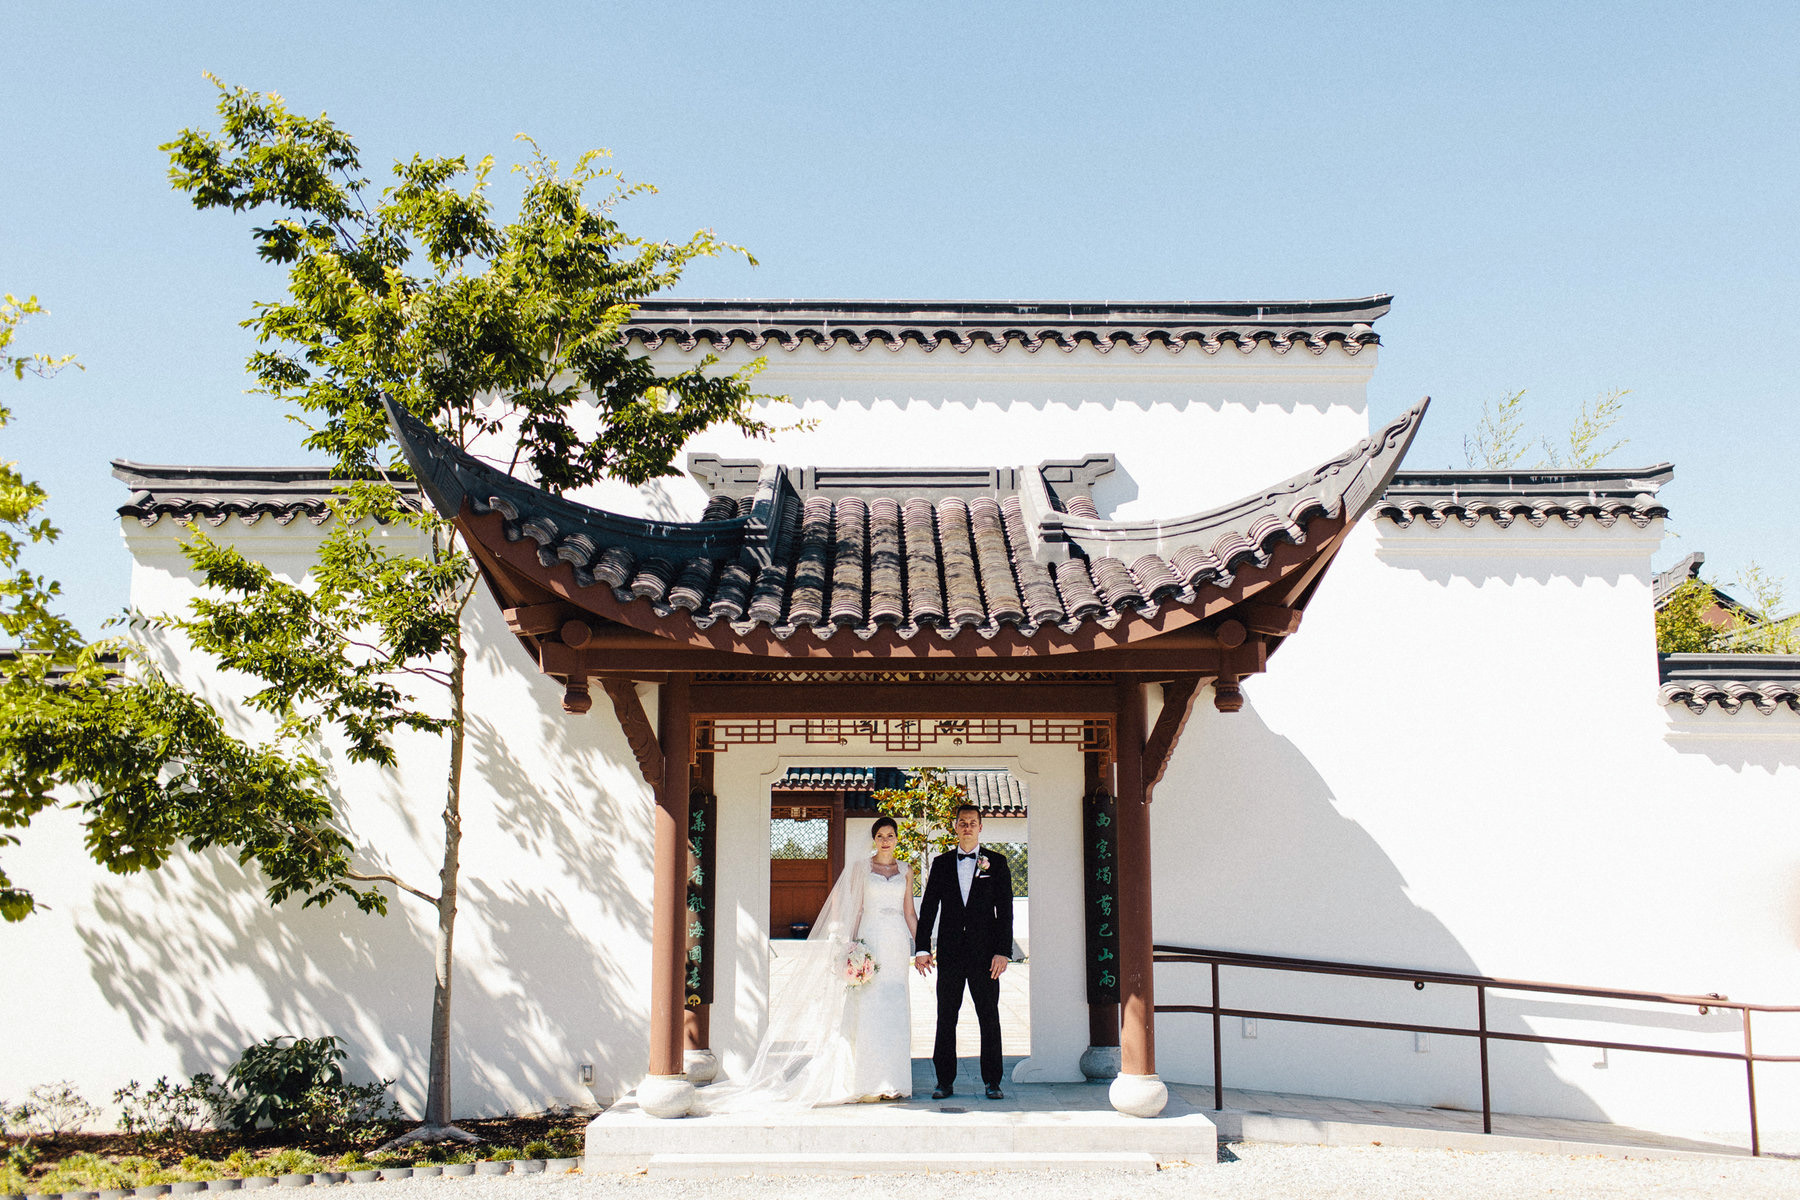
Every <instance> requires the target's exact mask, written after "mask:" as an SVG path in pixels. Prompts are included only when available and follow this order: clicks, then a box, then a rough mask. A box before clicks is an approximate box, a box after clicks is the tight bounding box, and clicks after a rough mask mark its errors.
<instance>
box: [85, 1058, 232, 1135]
mask: <svg viewBox="0 0 1800 1200" xmlns="http://www.w3.org/2000/svg"><path fill="white" fill-rule="evenodd" d="M113 1101H114V1102H115V1103H116V1104H118V1105H119V1128H120V1129H122V1130H124V1131H125V1132H126V1133H128V1134H131V1135H133V1136H134V1137H137V1138H138V1139H140V1140H141V1141H145V1142H154V1141H172V1140H174V1139H177V1138H180V1137H183V1136H187V1135H192V1134H194V1133H197V1132H199V1131H200V1130H202V1129H206V1128H209V1127H214V1126H219V1125H223V1124H227V1123H228V1122H229V1120H230V1117H231V1113H232V1101H231V1094H230V1093H229V1092H227V1091H226V1090H225V1089H224V1088H223V1087H221V1086H219V1081H218V1080H216V1079H214V1078H213V1077H212V1076H211V1075H209V1074H206V1073H205V1072H202V1073H201V1074H198V1075H195V1076H193V1077H191V1078H190V1079H189V1080H188V1082H186V1083H170V1082H169V1077H168V1076H167V1075H164V1076H162V1077H161V1078H159V1079H158V1080H157V1081H156V1082H155V1083H153V1084H151V1085H150V1086H149V1087H148V1088H143V1087H142V1085H140V1084H139V1083H138V1081H137V1080H135V1079H133V1080H132V1081H131V1082H130V1083H128V1084H126V1085H125V1086H124V1087H122V1088H120V1089H119V1090H118V1091H116V1092H114V1093H113Z"/></svg>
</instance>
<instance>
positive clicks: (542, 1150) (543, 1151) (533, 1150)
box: [525, 1138, 562, 1158]
mask: <svg viewBox="0 0 1800 1200" xmlns="http://www.w3.org/2000/svg"><path fill="white" fill-rule="evenodd" d="M525 1157H526V1158H561V1157H562V1155H560V1154H558V1153H557V1152H556V1148H555V1147H554V1146H552V1145H551V1144H550V1143H549V1142H546V1141H544V1140H543V1139H542V1138H539V1139H538V1140H537V1141H535V1142H526V1143H525Z"/></svg>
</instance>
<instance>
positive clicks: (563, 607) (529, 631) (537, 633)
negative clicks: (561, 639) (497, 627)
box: [500, 600, 581, 637]
mask: <svg viewBox="0 0 1800 1200" xmlns="http://www.w3.org/2000/svg"><path fill="white" fill-rule="evenodd" d="M580 611H581V610H580V609H578V608H576V607H575V606H574V605H573V604H570V603H568V602H567V601H563V600H556V601H553V602H551V603H549V604H526V605H522V606H520V607H518V608H508V609H504V610H502V611H501V613H500V615H501V616H502V617H505V618H506V627H507V628H508V629H510V630H512V631H513V632H514V633H515V634H517V635H518V636H520V637H542V636H544V635H545V634H546V633H554V632H555V631H556V630H558V629H560V628H562V623H563V622H564V621H566V620H568V619H569V618H570V617H573V616H575V615H576V614H577V613H579V612H580Z"/></svg>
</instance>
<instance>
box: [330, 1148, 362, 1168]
mask: <svg viewBox="0 0 1800 1200" xmlns="http://www.w3.org/2000/svg"><path fill="white" fill-rule="evenodd" d="M368 1165H369V1160H368V1159H366V1158H364V1157H363V1154H362V1151H361V1150H351V1151H348V1152H346V1153H344V1154H342V1155H339V1156H338V1160H337V1169H338V1170H340V1171H360V1170H363V1169H364V1168H365V1167H367V1166H368Z"/></svg>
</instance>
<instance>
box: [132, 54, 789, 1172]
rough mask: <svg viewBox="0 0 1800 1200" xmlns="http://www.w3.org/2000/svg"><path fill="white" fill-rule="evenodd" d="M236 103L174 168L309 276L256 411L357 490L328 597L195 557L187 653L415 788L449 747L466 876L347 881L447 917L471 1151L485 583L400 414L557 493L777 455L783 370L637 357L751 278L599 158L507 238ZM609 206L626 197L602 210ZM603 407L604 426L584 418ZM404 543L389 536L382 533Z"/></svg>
mask: <svg viewBox="0 0 1800 1200" xmlns="http://www.w3.org/2000/svg"><path fill="white" fill-rule="evenodd" d="M214 83H215V84H216V85H217V86H218V87H219V91H220V98H219V103H218V113H219V118H220V124H219V128H218V130H217V131H206V130H194V129H187V130H183V131H182V132H181V134H180V135H179V137H178V138H177V139H176V140H175V141H173V142H171V143H169V144H168V145H167V146H165V147H164V149H165V150H167V151H168V152H169V154H170V159H171V171H170V178H171V180H172V182H173V183H174V186H175V187H176V188H177V189H178V190H180V191H183V192H186V193H187V194H188V195H190V196H191V197H192V199H193V202H194V204H195V206H196V207H197V208H201V209H224V210H228V211H231V212H250V213H255V214H257V215H258V216H259V217H261V218H264V219H263V222H262V223H261V224H259V225H258V226H256V227H255V228H254V229H253V230H252V240H253V244H254V248H255V252H256V253H257V255H258V256H259V257H261V258H262V259H263V260H265V261H267V262H269V263H272V264H275V265H277V266H280V267H282V268H283V269H285V271H286V272H287V292H286V296H285V297H284V298H282V299H281V300H279V301H274V302H270V303H264V304H259V305H258V306H257V307H256V310H255V313H254V315H252V316H251V317H250V318H249V319H248V320H247V321H246V322H245V325H246V326H247V327H248V328H250V329H251V330H252V331H253V332H254V334H255V336H256V339H257V342H258V344H259V348H258V349H257V351H256V352H255V353H254V354H253V355H252V357H251V358H250V361H249V369H250V372H251V374H252V376H253V377H254V378H255V380H256V382H257V385H258V390H259V391H261V392H263V393H265V394H267V395H270V396H273V397H275V398H276V399H278V400H281V401H283V402H285V403H287V404H289V405H291V406H292V407H293V409H294V410H295V413H294V416H295V417H296V419H297V420H299V421H300V422H301V423H302V424H303V425H304V427H305V428H306V431H307V432H306V435H305V438H304V444H305V446H307V447H308V448H309V449H312V450H314V451H319V452H323V453H325V454H328V455H329V456H330V457H331V458H332V459H333V461H334V462H335V463H336V464H337V468H338V472H339V474H340V475H341V476H342V477H343V478H344V479H346V480H352V481H354V482H351V483H347V484H346V485H345V486H344V487H343V488H341V489H340V493H339V496H338V498H337V500H336V503H335V505H334V513H335V517H336V521H335V524H334V528H333V532H332V533H331V534H330V535H329V536H328V537H326V538H325V539H324V542H323V544H322V545H321V547H320V549H319V552H318V558H317V562H316V563H315V564H314V568H313V570H312V572H311V576H310V579H309V581H308V583H307V584H306V586H303V587H302V586H296V585H293V584H290V583H287V582H285V581H283V580H280V579H278V578H276V577H275V576H274V575H273V574H272V573H271V572H269V571H268V570H267V569H266V568H263V567H261V566H260V565H258V564H256V563H253V562H250V561H248V560H247V559H246V558H244V556H243V555H241V554H240V553H238V552H237V551H236V550H234V549H232V548H231V547H229V546H225V545H221V544H218V543H216V542H213V541H210V540H208V539H206V538H203V537H195V538H194V539H193V541H192V542H191V543H190V544H189V546H188V554H189V557H190V559H191V560H192V562H193V563H194V565H195V567H196V568H197V570H198V572H199V573H200V575H201V578H202V579H203V581H204V582H205V584H206V585H207V587H208V588H209V589H210V592H209V594H208V596H207V597H206V599H205V600H203V601H202V602H201V603H199V604H197V605H195V607H194V608H193V610H192V611H191V612H190V613H188V614H184V615H180V616H174V617H166V618H163V619H162V620H161V622H160V623H161V624H162V626H163V627H164V628H165V629H168V630H170V631H175V632H179V633H180V634H183V635H185V636H186V637H187V638H189V639H191V640H192V642H193V643H194V645H196V646H197V647H199V648H200V649H201V650H203V651H205V652H207V653H209V654H211V655H213V656H215V657H216V658H217V659H218V661H219V662H220V663H221V664H222V665H224V666H227V667H230V668H232V669H234V670H237V671H241V672H244V673H245V674H247V675H249V676H250V677H252V678H253V679H255V680H257V681H258V682H259V683H260V684H261V687H260V688H259V689H258V690H257V691H255V692H254V693H253V694H252V695H251V696H250V697H249V703H250V704H251V705H253V706H254V707H256V708H260V709H262V710H264V711H266V712H268V713H269V714H271V715H272V716H273V717H274V718H275V719H276V721H277V723H278V725H279V728H280V729H281V731H282V733H283V736H286V737H289V738H291V739H294V740H295V741H296V742H309V741H310V740H311V739H315V738H319V737H324V736H327V735H331V736H335V737H337V738H339V739H341V740H342V741H343V742H344V743H345V744H346V745H347V746H348V757H349V758H351V759H352V760H360V761H368V762H374V763H377V764H381V765H383V766H392V765H393V763H394V761H395V759H394V751H393V748H392V737H393V735H394V734H396V733H397V732H399V731H401V730H403V729H404V730H411V731H416V732H421V733H427V734H440V735H442V736H443V738H444V739H445V742H446V751H447V759H448V762H447V768H446V772H445V779H446V786H445V789H444V795H443V804H442V816H443V830H444V842H443V858H442V865H441V867H440V869H439V871H438V877H437V880H436V881H435V883H434V884H433V885H430V886H421V885H418V884H415V883H408V882H404V881H402V880H400V879H399V878H397V877H395V876H394V875H392V874H391V873H388V872H385V871H382V870H380V869H379V868H378V867H371V866H367V865H352V864H348V863H334V864H332V869H333V870H335V871H336V872H337V875H336V877H335V878H336V881H339V882H342V881H348V882H350V883H362V884H367V885H371V886H375V887H379V886H383V885H386V886H392V887H394V888H397V889H398V890H399V891H401V892H403V893H405V894H407V895H410V896H412V897H415V898H417V899H419V900H420V901H422V902H424V903H427V904H429V905H431V906H432V907H433V908H434V909H435V910H436V918H437V933H436V940H437V945H436V953H435V959H436V970H435V983H434V991H433V998H432V1016H431V1048H430V1052H429V1053H430V1061H429V1063H428V1080H429V1082H428V1085H427V1095H426V1104H425V1113H424V1117H425V1124H424V1126H423V1127H422V1128H420V1129H419V1130H415V1131H414V1132H413V1133H412V1134H410V1135H408V1137H409V1138H411V1139H425V1138H442V1137H464V1138H466V1137H468V1135H467V1134H464V1133H462V1131H460V1130H456V1129H455V1128H454V1127H452V1126H451V1125H450V1118H451V1103H450V1072H449V1053H450V999H451V978H452V964H453V946H454V934H455V919H456V910H457V902H458V875H459V847H460V842H461V828H462V772H463V754H464V717H465V703H466V695H465V674H464V672H465V667H466V663H467V658H468V646H467V643H466V635H465V632H464V627H463V617H464V613H465V610H466V608H467V606H468V604H469V601H470V598H471V596H472V594H473V588H474V580H475V572H474V570H473V568H472V565H471V561H470V559H469V557H468V555H467V553H466V551H465V548H464V547H463V546H462V544H461V542H460V539H459V535H458V533H457V530H456V528H455V526H454V525H452V524H450V523H449V522H447V521H444V520H442V519H440V518H439V517H438V516H437V514H435V513H434V512H431V511H430V510H429V509H428V508H426V507H425V506H423V505H422V504H421V503H420V502H419V501H418V500H417V498H416V494H415V493H413V492H412V491H411V490H409V489H408V488H406V487H405V486H404V485H405V484H406V482H407V481H408V479H409V478H410V476H409V472H408V469H407V467H406V464H405V462H404V460H403V458H402V457H401V456H400V455H399V453H398V450H397V447H396V446H395V445H394V443H393V442H392V440H391V437H390V433H389V428H388V421H387V416H386V411H385V408H384V405H385V404H387V403H392V404H394V405H396V406H397V407H399V408H402V409H405V410H406V411H408V412H410V413H412V414H413V415H414V416H416V417H418V418H420V419H421V420H424V421H426V422H427V423H428V424H430V425H431V426H432V427H433V428H435V429H436V430H437V432H438V433H440V434H442V435H443V436H445V437H446V438H448V439H449V440H450V441H451V442H453V443H454V444H456V445H458V446H460V447H462V448H464V449H466V450H468V451H470V452H471V453H476V454H482V455H484V456H486V457H488V458H489V459H490V460H494V461H499V462H502V463H504V464H505V465H506V466H507V467H508V469H517V468H524V469H527V470H529V471H530V473H531V475H532V476H533V477H534V478H535V480H536V481H537V482H538V483H539V484H540V485H542V486H544V487H547V488H549V489H551V490H555V491H560V490H563V489H566V488H573V487H580V486H584V485H587V484H590V483H593V482H595V481H597V480H599V479H602V478H613V479H620V480H624V481H626V482H628V483H634V484H635V483H642V482H644V481H646V480H649V479H652V478H655V477H657V476H661V475H669V474H675V473H676V471H675V468H674V467H673V466H672V465H671V463H672V461H673V459H674V456H675V455H676V453H677V452H678V451H679V449H680V447H681V446H682V444H683V443H684V442H686V441H687V440H688V438H689V437H691V436H692V435H693V434H695V433H697V432H699V431H700V430H702V429H705V428H707V427H709V426H711V425H714V424H716V423H718V422H726V423H729V424H732V425H734V426H736V427H737V428H738V429H740V430H742V431H744V432H746V433H749V434H753V435H761V434H766V433H768V432H770V426H769V425H767V424H766V423H765V422H764V421H762V420H761V419H760V418H758V417H757V416H756V415H755V404H756V402H757V401H758V400H760V399H764V398H763V397H759V396H757V395H756V394H755V393H754V392H752V390H751V388H750V385H749V379H750V377H751V375H752V374H753V373H754V371H755V369H756V368H757V367H758V366H759V365H760V364H752V366H750V367H748V368H744V369H740V370H736V371H724V370H720V369H717V366H718V365H717V363H716V361H715V360H714V359H713V358H712V357H710V356H709V357H706V358H704V359H703V360H701V361H700V362H698V363H697V364H695V365H693V366H692V367H690V368H688V369H686V370H684V371H680V372H678V373H675V374H667V375H665V374H662V373H661V372H659V371H658V369H657V368H656V367H655V366H654V365H653V364H652V363H651V362H650V361H649V360H648V359H647V358H645V357H643V356H641V355H633V354H631V353H629V352H628V349H627V347H626V346H625V344H624V343H623V341H622V339H621V337H620V333H621V331H622V329H623V327H624V324H625V323H626V322H627V321H628V320H629V319H630V317H631V314H632V311H633V305H634V303H635V302H636V301H637V300H639V299H642V298H643V297H645V296H648V295H651V294H652V293H655V292H657V291H660V290H662V289H664V288H666V287H668V286H670V285H671V284H673V283H674V282H675V281H676V280H677V279H678V278H679V277H680V275H681V272H682V270H683V268H684V267H685V266H687V265H688V264H689V263H691V262H692V261H693V260H694V259H696V258H701V257H708V256H714V255H719V254H722V253H728V252H731V253H741V251H740V250H738V248H737V247H733V246H729V245H727V244H726V243H724V242H721V241H719V240H718V239H717V238H715V237H714V236H713V235H712V234H711V233H710V232H707V231H702V232H700V233H696V234H694V235H693V236H692V237H690V238H689V239H687V240H686V241H684V242H664V241H649V240H644V239H639V238H635V237H632V236H629V235H627V234H626V233H625V232H623V231H622V230H621V229H620V227H619V225H618V224H617V222H616V221H615V220H614V217H613V213H614V211H615V209H616V207H617V206H618V205H619V204H620V203H621V202H622V201H624V200H626V199H628V198H630V197H632V196H633V195H636V194H638V193H641V192H643V191H645V190H647V188H646V187H645V185H642V184H637V185H628V184H626V183H624V182H623V181H622V180H621V178H620V177H619V176H618V175H617V174H616V173H615V172H613V171H611V170H609V169H606V168H604V167H603V166H601V165H600V159H601V157H602V156H603V152H599V151H592V152H589V153H587V154H584V155H583V156H582V157H581V158H580V159H579V160H578V161H577V162H576V164H575V167H574V169H573V170H572V171H570V172H569V173H567V174H563V173H562V172H561V169H560V167H559V165H558V164H557V163H556V162H555V161H553V160H551V159H548V158H546V157H544V156H543V154H542V153H540V152H539V151H538V148H537V146H536V145H535V143H531V142H529V140H528V139H526V144H527V145H528V146H529V148H530V151H531V153H530V155H529V157H528V160H527V161H526V162H524V163H523V164H521V165H519V166H516V167H515V168H514V170H515V171H517V172H519V173H520V174H521V175H522V176H523V184H524V187H523V196H522V199H521V200H520V204H519V209H518V213H517V216H516V217H515V218H514V219H513V220H511V221H507V222H501V221H499V220H497V219H496V217H495V215H494V213H493V211H492V209H491V207H490V204H489V202H488V199H487V185H488V177H489V174H490V172H491V170H492V167H493V160H492V159H491V158H484V159H482V160H481V161H480V162H478V163H476V164H475V165H474V166H473V167H471V166H469V165H468V163H467V161H466V160H465V159H464V158H461V157H454V158H432V157H424V156H419V155H415V156H413V157H411V158H409V159H405V160H401V161H398V162H396V163H395V164H394V166H393V169H392V173H391V181H390V182H389V184H388V185H387V186H386V187H384V188H381V189H379V190H377V189H376V187H375V186H374V185H373V184H372V183H371V182H370V180H369V179H368V178H367V177H366V176H365V175H364V174H363V168H362V163H361V155H360V152H359V151H358V149H357V147H356V145H355V143H354V141H353V140H352V138H351V137H350V136H349V135H348V134H347V133H345V132H344V131H343V130H342V129H340V128H339V127H338V126H337V125H336V124H335V123H334V122H332V121H331V120H330V119H329V118H328V117H326V116H324V115H320V116H318V117H305V116H301V115H299V114H296V113H293V112H291V111H289V109H288V108H287V106H286V104H285V103H284V102H283V101H282V99H281V98H280V97H279V96H276V95H274V94H272V93H270V94H259V93H254V92H249V91H246V90H244V89H242V88H228V87H226V86H225V85H223V84H220V83H218V81H217V80H214ZM591 188H602V189H604V193H603V194H602V195H601V196H600V197H599V198H598V199H597V200H596V199H590V197H589V195H588V192H589V190H590V189H591ZM581 402H585V403H586V404H591V405H593V406H594V413H595V415H594V416H591V417H590V416H588V415H587V414H586V409H585V407H579V408H578V405H579V404H580V403H581ZM376 525H379V526H381V527H382V533H381V536H377V535H376V532H375V526H376Z"/></svg>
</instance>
